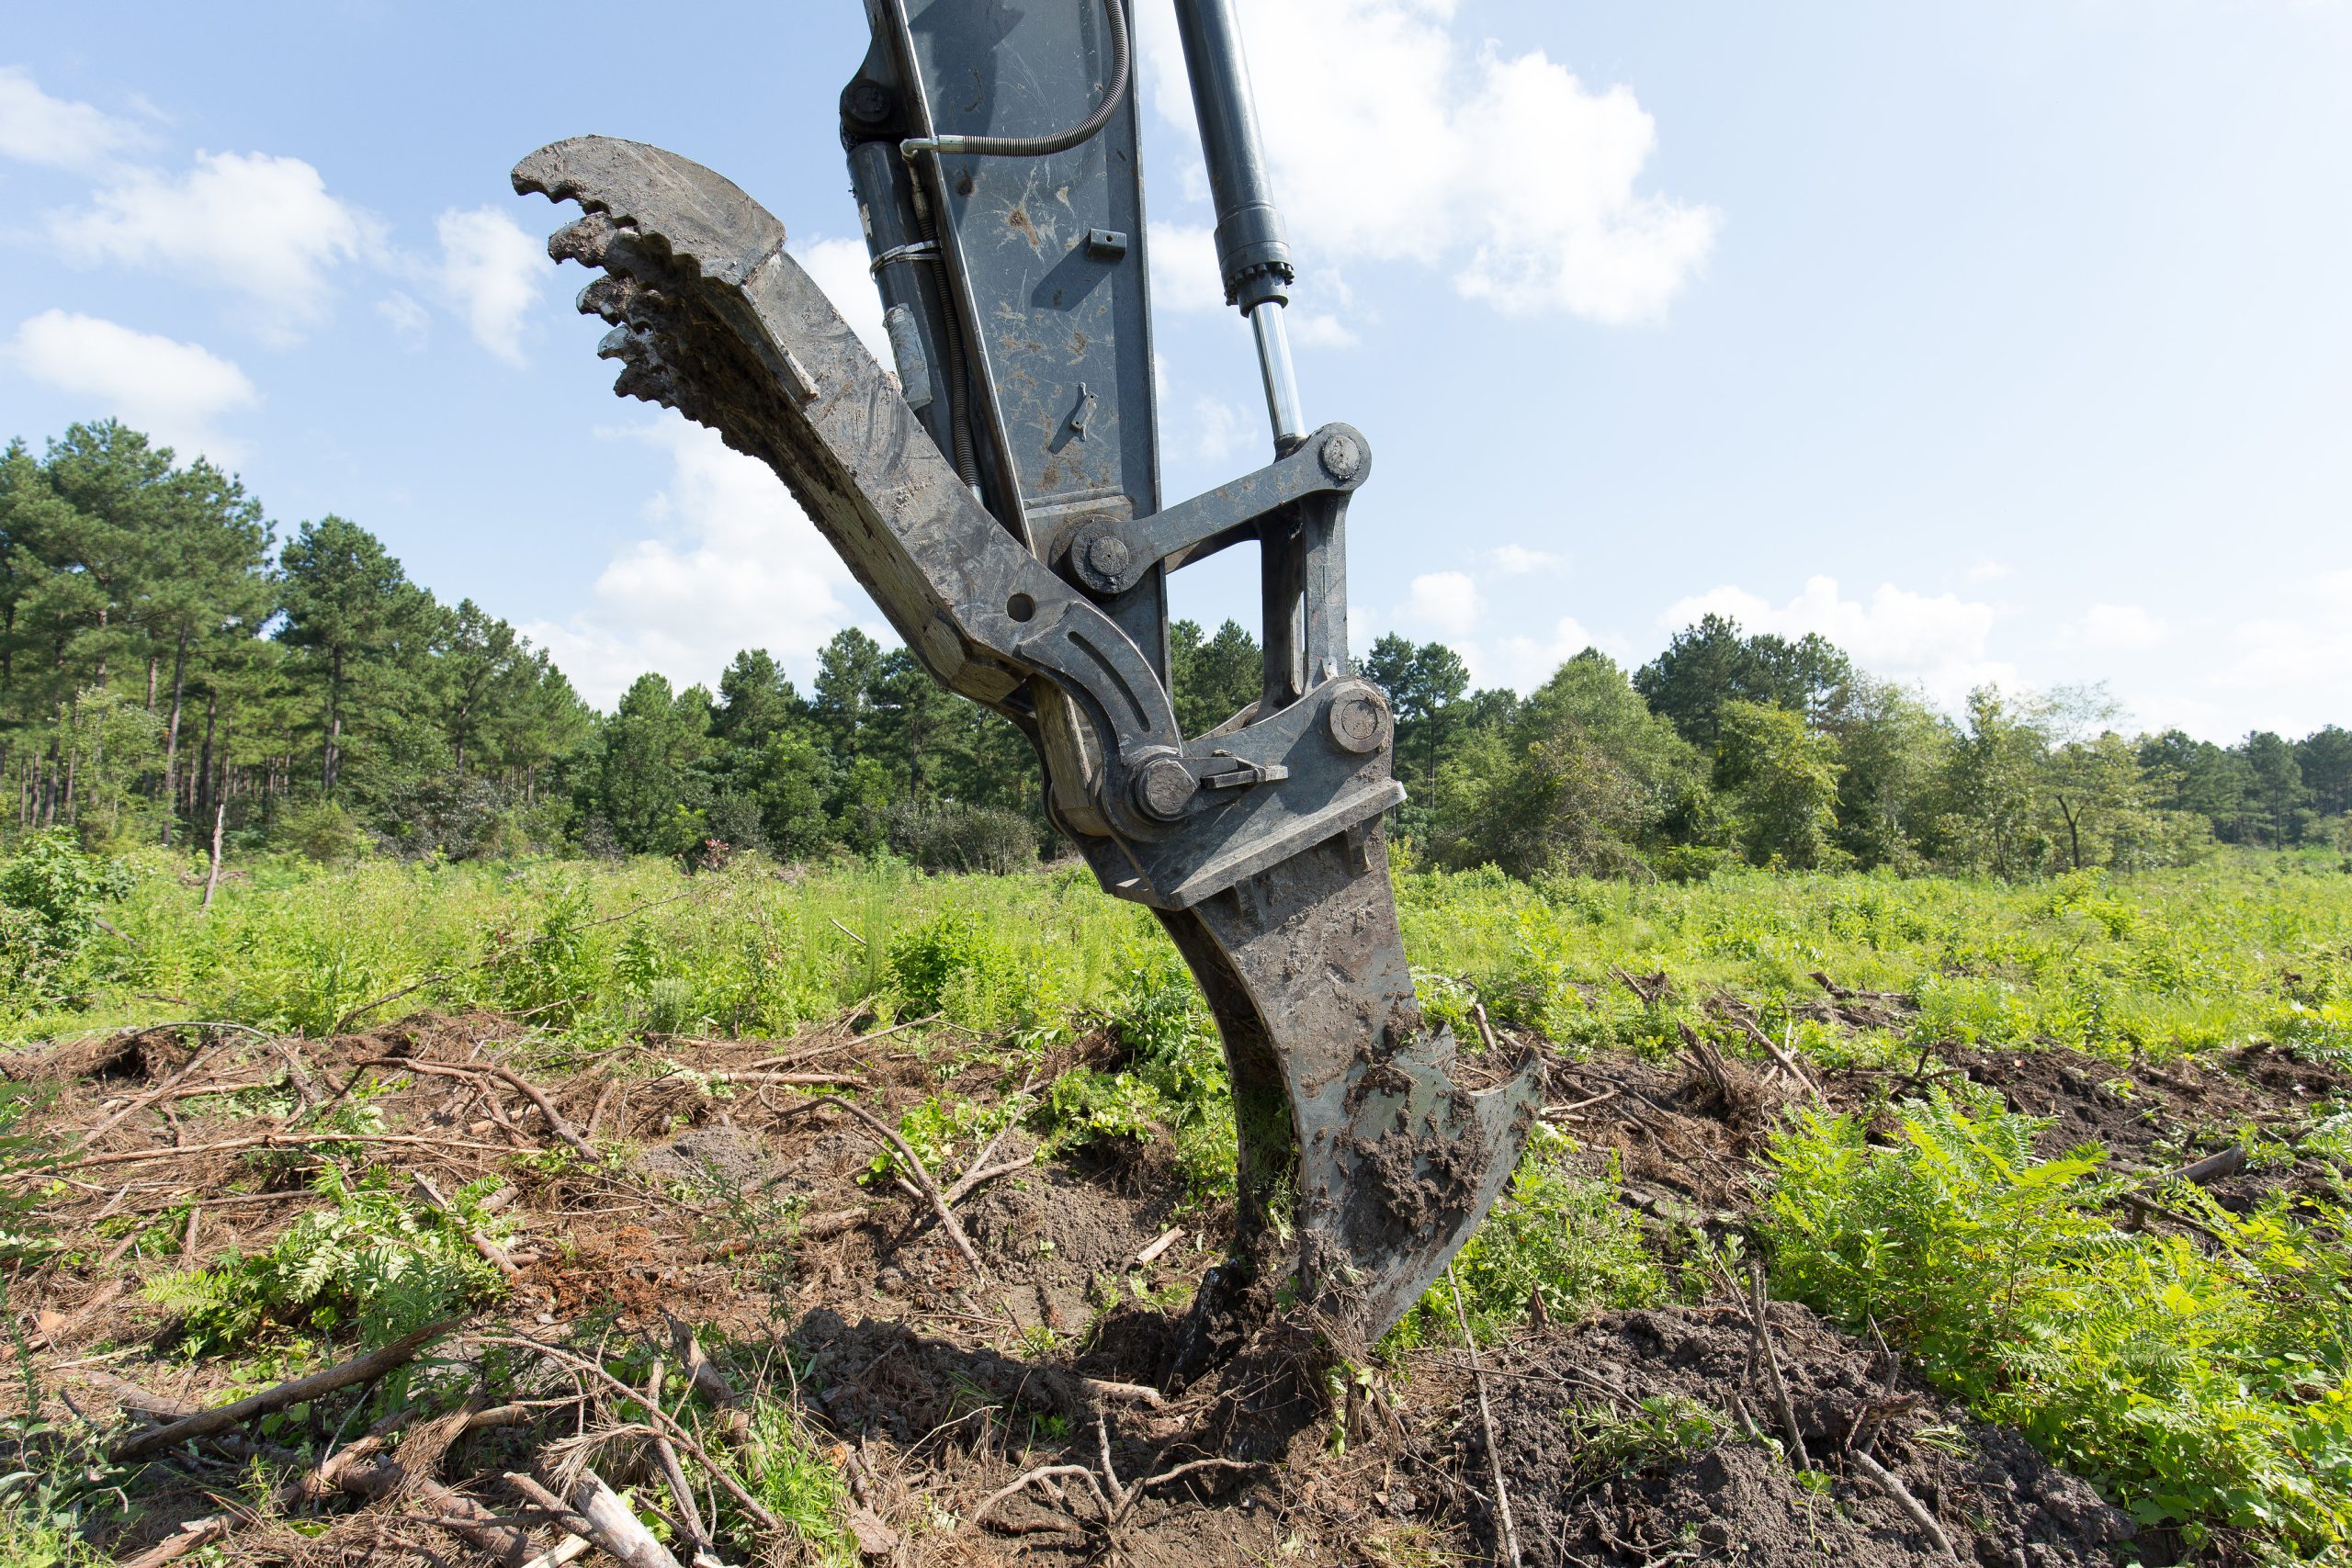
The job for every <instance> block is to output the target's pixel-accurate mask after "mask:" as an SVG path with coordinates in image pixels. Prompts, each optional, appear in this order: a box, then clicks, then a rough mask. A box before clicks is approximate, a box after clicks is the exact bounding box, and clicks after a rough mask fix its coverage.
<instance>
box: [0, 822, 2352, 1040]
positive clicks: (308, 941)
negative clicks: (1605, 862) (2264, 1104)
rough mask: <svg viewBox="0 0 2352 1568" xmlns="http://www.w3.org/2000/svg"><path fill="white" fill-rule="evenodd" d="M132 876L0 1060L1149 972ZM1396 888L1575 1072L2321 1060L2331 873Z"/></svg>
mask: <svg viewBox="0 0 2352 1568" xmlns="http://www.w3.org/2000/svg"><path fill="white" fill-rule="evenodd" d="M138 869H139V870H140V871H141V874H140V875H139V876H138V877H137V878H136V880H135V885H134V886H132V887H131V890H130V893H129V895H128V897H126V898H124V900H123V901H122V902H121V903H119V904H117V905H114V906H111V907H110V908H109V910H108V918H109V919H110V920H111V922H112V923H113V924H114V925H115V926H116V927H117V928H119V930H120V931H122V932H123V933H124V935H123V937H122V938H117V937H115V936H112V935H110V934H104V933H101V934H97V935H95V936H92V937H90V938H88V939H87V940H86V941H85V942H82V944H81V945H80V947H79V949H78V951H77V952H76V953H74V955H73V956H71V957H70V958H69V959H67V960H66V961H65V962H63V964H62V966H60V967H59V968H58V969H57V970H56V972H54V973H52V974H51V975H49V976H47V977H46V978H45V979H44V981H43V982H42V984H40V985H39V986H28V987H18V988H17V989H15V990H13V991H10V992H7V993H6V994H5V995H0V1037H5V1038H8V1039H14V1040H18V1041H23V1040H30V1039H38V1038H43V1037H49V1036H53V1035H57V1034H60V1033H64V1032H78V1031H85V1030H90V1029H96V1028H103V1027H107V1026H111V1025H117V1024H123V1023H131V1022H138V1021H152V1020H155V1019H160V1018H171V1017H188V1018H210V1019H226V1020H230V1021H238V1022H245V1023H251V1024H254V1025H256V1026H259V1027H263V1028H271V1029H286V1030H294V1031H300V1032H306V1033H311V1034H317V1033H321V1032H325V1031H328V1030H330V1029H332V1028H333V1027H334V1026H335V1025H336V1024H337V1023H338V1022H339V1021H342V1020H344V1019H345V1017H346V1016H348V1015H350V1014H351V1013H352V1012H353V1011H354V1010H356V1009H358V1008H360V1007H362V1006H363V1005H364V1004H366V1003H368V1002H371V1001H374V1000H376V999H377V998H382V997H386V996H388V995H390V993H392V992H395V991H400V990H401V989H402V988H403V987H411V986H415V987H418V988H417V989H415V990H413V991H411V992H409V993H408V994H407V995H405V996H402V997H401V998H398V999H397V1000H396V1001H394V1002H392V1003H390V1004H388V1005H386V1006H385V1007H382V1008H380V1009H378V1010H373V1011H370V1012H368V1013H365V1014H364V1015H362V1019H361V1021H382V1020H384V1019H387V1018H390V1017H395V1016H397V1015H398V1014H399V1013H401V1012H403V1011H408V1010H414V1009H416V1008H418V1007H422V1006H427V1005H430V1006H435V1007H440V1008H445V1009H452V1008H469V1007H488V1008H498V1009H503V1010H509V1011H514V1012H523V1013H528V1014H529V1015H530V1016H531V1017H532V1019H533V1021H536V1022H538V1023H540V1024H542V1025H543V1026H545V1027H546V1028H547V1029H548V1031H549V1032H552V1033H558V1034H561V1033H567V1032H568V1033H583V1034H589V1035H601V1036H615V1035H617V1034H619V1033H622V1032H639V1031H649V1030H650V1031H653V1032H662V1033H694V1032H718V1033H741V1034H767V1035H781V1034H788V1033H790V1032H792V1031H793V1030H795V1029H796V1028H797V1027H799V1026H800V1025H803V1024H805V1023H807V1022H809V1021H812V1020H817V1019H822V1018H827V1017H831V1016H833V1015H835V1014H837V1013H839V1012H840V1011H841V1010H843V1009H846V1008H850V1007H853V1006H857V1005H859V1004H866V1005H871V1006H873V1007H875V1008H876V1009H877V1010H881V1011H883V1012H884V1013H886V1014H888V1015H889V1016H893V1017H916V1016H922V1015H924V1014H927V1013H930V1012H933V1011H940V1012H944V1013H945V1014H946V1016H947V1017H948V1018H949V1019H950V1020H952V1021H955V1022H957V1023H960V1024H964V1025H966V1026H967V1027H970V1028H975V1029H981V1030H991V1031H993V1030H1002V1029H1014V1028H1022V1027H1045V1028H1052V1027H1057V1026H1058V1025H1060V1024H1062V1023H1063V1022H1065V1021H1068V1020H1069V1018H1070V1017H1071V1015H1072V1014H1073V1013H1082V1012H1084V1011H1086V1010H1113V1009H1116V1008H1119V1007H1121V1006H1122V1005H1123V1004H1132V1003H1133V1002H1134V1001H1135V998H1136V985H1137V982H1136V973H1137V970H1138V968H1139V966H1152V967H1156V968H1157V969H1158V970H1159V971H1161V972H1163V973H1164V972H1169V971H1171V970H1172V969H1173V967H1174V964H1175V961H1174V955H1173V950H1172V948H1170V946H1169V945H1168V942H1167V940H1166V938H1165V937H1164V936H1163V935H1162V934H1161V933H1160V931H1159V927H1158V925H1157V923H1156V922H1155V921H1154V920H1153V919H1152V917H1151V916H1150V914H1149V912H1148V911H1147V910H1145V909H1142V908H1138V907H1136V906H1134V905H1131V904H1125V903H1122V902H1120V901H1118V900H1116V899H1114V898H1111V897H1108V896H1107V895H1105V894H1103V892H1102V891H1100V890H1099V889H1098V888H1097V887H1096V886H1094V882H1093V879H1092V877H1091V875H1090V874H1087V873H1086V872H1085V871H1083V870H1080V869H1077V868H1069V867H1066V868H1061V869H1057V870H1053V871H1049V872H1046V873H1042V874H1035V875H1028V876H1014V877H985V876H982V877H954V876H948V877H941V876H927V875H924V874H921V873H919V872H914V871H911V870H909V869H906V868H904V867H899V866H892V865H888V864H885V865H878V866H866V865H856V864H852V865H848V866H843V867H841V868H837V869H829V870H820V871H816V872H812V873H809V874H806V875H803V876H801V877H799V878H798V879H797V880H796V881H790V882H787V881H786V880H784V879H783V878H782V877H781V876H779V875H777V874H775V871H774V869H773V868H771V867H768V866H766V865H764V864H763V863H758V862H748V863H743V864H742V865H741V866H740V867H739V868H738V869H734V870H730V871H729V872H727V873H723V874H708V875H704V876H700V877H692V878H689V877H687V876H685V875H684V874H681V873H680V872H678V871H677V870H676V869H675V868H674V867H673V866H672V865H670V864H668V863H662V862H654V861H640V862H635V863H619V864H610V865H607V864H600V863H585V862H542V863H529V864H523V865H517V866H486V865H479V864H460V865H434V864H399V863H386V862H377V863H367V864H363V865H360V866H358V867H356V868H352V869H348V870H339V871H320V870H317V869H314V868H311V867H310V866H308V865H307V864H306V863H287V862H268V863H262V864H260V865H258V866H256V867H255V868H254V871H253V874H252V876H251V879H250V880H248V881H243V882H235V883H231V884H228V885H226V886H223V888H222V889H221V891H220V897H219V898H218V900H217V901H216V903H215V906H214V908H213V909H212V911H211V912H210V913H209V915H199V914H198V908H197V906H198V900H199V897H200V894H199V889H198V887H197V886H193V885H191V882H190V880H189V879H188V878H186V877H185V876H183V875H180V874H178V873H179V872H181V871H182V870H183V869H184V867H183V866H182V864H181V863H179V862H177V861H167V860H166V859H165V858H164V857H162V856H161V855H160V854H159V855H157V856H155V857H153V859H151V860H149V861H147V862H145V863H142V864H141V866H140V867H139V868H138ZM1397 898H1398V906H1399V912H1400V916H1401V918H1402V920H1403V923H1404V929H1405V937H1406V944H1407V948H1408V952H1409V953H1410V955H1411V957H1412V960H1413V963H1414V964H1415V967H1416V972H1417V974H1418V975H1419V976H1420V977H1421V983H1422V987H1423V990H1424V994H1425V996H1426V998H1427V999H1428V1001H1429V1002H1430V1004H1431V1008H1432V1011H1433V1012H1435V1013H1437V1014H1439V1015H1441V1016H1449V1017H1459V1016H1460V1014H1461V1013H1462V1011H1463V1010H1464V1008H1465V1007H1466V1002H1467V998H1469V997H1471V996H1476V997H1479V998H1483V999H1484V1000H1485V1003H1486V1006H1487V1010H1488V1011H1489V1012H1490V1013H1492V1014H1494V1015H1495V1016H1497V1017H1498V1019H1500V1020H1502V1021H1508V1022H1513V1023H1520V1024H1524V1025H1527V1026H1530V1027H1533V1028H1537V1029H1540V1030H1542V1031H1543V1032H1544V1033H1545V1034H1547V1035H1548V1036H1550V1037H1551V1038H1552V1039H1554V1040H1555V1041H1557V1042H1560V1043H1563V1044H1566V1045H1569V1046H1572V1047H1577V1048H1582V1049H1599V1048H1601V1047H1605V1046H1618V1047H1630V1048H1634V1049H1642V1048H1647V1047H1653V1046H1657V1045H1661V1044H1664V1043H1667V1042H1669V1041H1671V1040H1672V1039H1673V1038H1674V1032H1675V1031H1674V1025H1675V1021H1676V1020H1677V1019H1686V1020H1688V1021H1693V1022H1702V1021H1703V1020H1702V1014H1701V1012H1700V1010H1699V1009H1700V1005H1701V1004H1702V1002H1703V1001H1704V999H1705V998H1706V997H1707V996H1708V995H1709V993H1711V992H1712V991H1713V990H1715V989H1718V988H1721V989H1725V990H1728V991H1730V992H1732V993H1734V994H1736V995H1737V996H1739V997H1741V998H1745V999H1747V1000H1748V1001H1750V1002H1751V1003H1753V1004H1754V1005H1755V1006H1756V1007H1757V1009H1758V1012H1759V1015H1760V1016H1761V1018H1762V1019H1763V1021H1764V1022H1765V1023H1766V1026H1767V1027H1769V1028H1770V1029H1772V1030H1773V1031H1774V1032H1776V1033H1777V1032H1781V1031H1782V1030H1783V1029H1786V1028H1787V1027H1789V1026H1790V1024H1791V1023H1792V1020H1791V1019H1790V1017H1789V1015H1788V1013H1787V1011H1786V1004H1789V1003H1792V1002H1804V1001H1810V1000H1813V999H1815V998H1818V997H1819V995H1820V992H1819V990H1818V988H1817V987H1815V984H1814V983H1813V982H1812V981H1811V980H1810V979H1809V978H1807V976H1808V975H1809V973H1810V972H1811V971H1813V970H1816V969H1818V970H1821V971H1822V972H1824V973H1826V974H1827V975H1828V976H1831V977H1832V978H1833V979H1835V980H1836V981H1837V982H1838V984H1840V985H1842V986H1848V987H1856V988H1859V989H1864V990H1884V991H1897V992H1902V993H1904V994H1905V995H1908V996H1911V997H1915V998H1917V1001H1918V1004H1919V1009H1920V1010H1919V1012H1918V1014H1917V1017H1916V1018H1913V1019H1910V1020H1907V1021H1905V1023H1904V1025H1903V1026H1902V1027H1901V1028H1900V1029H1898V1030H1895V1031H1891V1032H1887V1031H1883V1032H1869V1031H1865V1032H1860V1033H1859V1034H1856V1033H1850V1032H1847V1031H1845V1030H1843V1029H1842V1028H1838V1027H1835V1026H1830V1025H1825V1024H1821V1023H1818V1022H1815V1021H1804V1020H1795V1021H1793V1023H1794V1029H1795V1038H1796V1042H1797V1043H1799V1044H1801V1045H1804V1046H1805V1047H1806V1048H1808V1049H1810V1050H1812V1051H1813V1052H1815V1054H1816V1055H1823V1056H1826V1057H1829V1058H1831V1059H1843V1058H1848V1057H1860V1058H1864V1059H1876V1058H1878V1057H1883V1056H1885V1055H1890V1054H1899V1053H1900V1052H1901V1051H1902V1050H1904V1049H1905V1048H1908V1047H1909V1046H1911V1045H1912V1044H1913V1043H1926V1042H1934V1043H1962V1044H1968V1043H1973V1044H1983V1045H1993V1046H2022V1045H2031V1044H2034V1043H2058V1044H2064V1045H2071V1046H2075V1047H2077V1048H2080V1049H2083V1050H2087V1051H2094V1052H2102V1053H2107V1054H2110V1055H2123V1054H2126V1053H2128V1052H2130V1051H2131V1050H2134V1049H2138V1050H2143V1051H2149V1052H2153V1053H2156V1054H2160V1055H2162V1054H2174V1053H2180V1052H2188V1051H2206V1050H2211V1049H2214V1048H2216V1047H2221V1046H2226V1045H2231V1044H2236V1043H2244V1042H2245V1041H2248V1040H2252V1039H2256V1038H2275V1039H2295V1040H2298V1041H2300V1042H2301V1043H2305V1044H2308V1045H2312V1046H2314V1047H2317V1048H2322V1049H2327V1048H2334V1049H2342V1050H2346V1051H2352V876H2348V875H2346V874H2342V873H2341V872H2338V871H2336V870H2335V869H2333V868H2332V866H2325V865H2323V864H2321V863H2308V862H2304V861H2301V860H2298V859H2295V858H2292V857H2271V856H2255V855H2244V856H2225V857H2222V858H2220V859H2217V860H2215V861H2213V862H2211V863H2207V864H2205V865H2201V866H2199V867H2194V868H2189V869H2185V870H2179V871H2170V872H2161V873H2151V874H2144V875H2142V876H2138V877H2134V878H2131V879H2127V880H2115V881H2109V880H2108V879H2106V878H2105V877H2103V876H2101V875H2098V874H2086V875H2080V876H2073V877H2066V878H2062V879H2059V880H2058V881H2055V882H2052V883H2044V884H2039V885H2032V886H2001V885H1998V884H1992V883H1977V882H1962V881H1954V880H1950V879H1939V878H1923V879H1918V880H1913V881H1904V880H1899V879H1896V878H1894V877H1889V876H1879V875H1856V874H1828V873H1824V874H1803V875H1780V874H1768V873H1762V872H1744V873H1735V874H1726V875H1721V876H1717V877H1715V878H1714V879H1713V880H1712V881H1709V882H1706V883H1703V884H1696V885H1680V884H1672V885H1659V886H1636V885H1631V884H1624V883H1597V882H1586V881H1560V882H1551V883H1539V884H1532V885H1531V884H1527V883H1519V882H1513V881H1511V880H1510V879H1509V878H1506V877H1503V876H1501V875H1499V874H1496V873H1493V872H1464V873H1443V872H1433V873H1408V874H1401V875H1399V876H1398V877H1397ZM1612 966H1616V967H1622V968H1623V969H1624V970H1626V971H1628V972H1630V973H1634V974H1649V973H1654V972H1656V971H1657V970H1660V969H1663V970H1665V971H1666V972H1667V973H1668V976H1670V977H1671V978H1672V980H1673V982H1674V986H1675V990H1674V994H1673V997H1672V998H1670V1000H1669V1002H1668V1004H1667V1005H1666V1006H1664V1007H1661V1008H1657V1009H1652V1008H1645V1006H1644V1005H1643V1004H1642V1003H1641V1002H1639V1001H1638V1000H1637V999H1635V998H1634V996H1633V995H1632V994H1631V993H1630V992H1629V991H1627V990H1626V989H1625V988H1624V987H1622V986H1620V985H1618V984H1617V983H1616V982H1614V981H1613V980H1612V979H1611V975H1610V971H1611V967H1612ZM2290 974H2291V975H2295V976H2300V978H2299V979H2296V980H2291V981H2290V980H2288V979H2287V978H2286V976H2288V975H2290ZM435 976H446V977H445V978H438V979H436V978H435ZM1155 983H1157V982H1155ZM156 998H173V999H165V1000H158V999H156ZM1128 1011H1129V1012H1130V1014H1133V1013H1134V1008H1133V1006H1132V1005H1129V1006H1128ZM1733 1043H1735V1044H1736V1042H1733Z"/></svg>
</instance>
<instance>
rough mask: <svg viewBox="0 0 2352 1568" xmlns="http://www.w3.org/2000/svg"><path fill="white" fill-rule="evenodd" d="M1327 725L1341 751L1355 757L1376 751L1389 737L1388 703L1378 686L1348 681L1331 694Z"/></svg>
mask: <svg viewBox="0 0 2352 1568" xmlns="http://www.w3.org/2000/svg"><path fill="white" fill-rule="evenodd" d="M1330 725H1331V739H1334V740H1336V741H1338V742H1339V743H1340V749H1341V750H1348V751H1353V752H1355V753H1356V754H1357V755H1358V756H1363V755H1366V754H1368V753H1370V752H1374V751H1377V750H1380V743H1381V742H1382V741H1383V740H1385V739H1387V738H1388V704H1387V703H1386V702H1385V701H1384V700H1383V699H1382V697H1381V695H1380V689H1379V688H1378V687H1376V686H1374V685H1371V684H1369V683H1368V682H1363V681H1356V682H1351V683H1349V684H1348V685H1345V686H1342V687H1341V688H1340V690H1339V691H1338V692H1336V693H1334V694H1332V697H1331V716H1330Z"/></svg>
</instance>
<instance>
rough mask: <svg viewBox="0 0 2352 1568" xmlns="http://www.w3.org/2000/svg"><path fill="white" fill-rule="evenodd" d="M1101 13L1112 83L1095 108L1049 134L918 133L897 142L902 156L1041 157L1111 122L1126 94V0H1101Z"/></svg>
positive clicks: (1065, 148) (1070, 145)
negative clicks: (1107, 34)
mask: <svg viewBox="0 0 2352 1568" xmlns="http://www.w3.org/2000/svg"><path fill="white" fill-rule="evenodd" d="M1103 17H1105V18H1107V19H1108V20H1109V22H1110V24H1111V85H1110V88H1109V89H1108V90H1107V91H1106V92H1104V93H1103V101H1102V102H1101V103H1099V104H1097V105H1095V106H1094V112H1093V113H1092V114H1091V115H1088V116H1087V117H1086V118H1084V119H1081V120H1080V121H1079V122H1078V123H1077V124H1076V125H1073V126H1071V127H1070V128H1069V130H1057V131H1056V132H1055V133H1054V134H1052V135H1051V136H945V135H932V136H917V137H912V138H910V139H909V140H907V141H901V142H899V153H900V155H901V156H903V157H907V158H912V157H913V156H914V155H915V154H916V153H918V152H942V153H945V152H961V153H964V154H966V155H967V156H970V157H975V158H1042V157H1044V156H1045V155H1046V153H1048V152H1069V150H1070V149H1071V148H1073V147H1075V146H1077V145H1079V144H1080V142H1082V141H1087V140H1089V139H1090V138H1091V137H1092V136H1093V135H1094V133H1095V132H1096V131H1098V130H1102V129H1103V127H1104V126H1106V125H1108V124H1110V123H1111V117H1112V116H1113V115H1114V114H1116V113H1118V112H1119V104H1120V102H1121V101H1122V100H1123V99H1125V97H1126V96H1127V12H1126V4H1125V0H1103Z"/></svg>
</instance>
